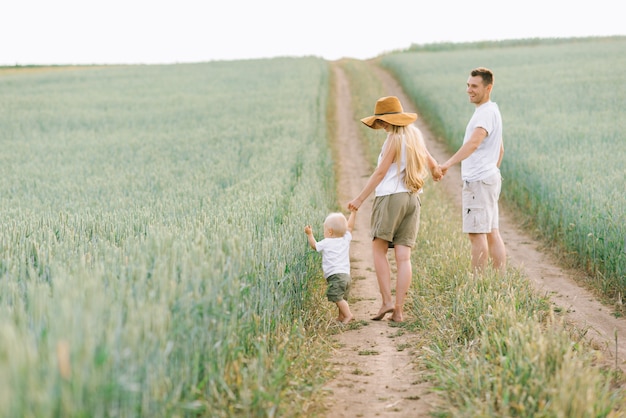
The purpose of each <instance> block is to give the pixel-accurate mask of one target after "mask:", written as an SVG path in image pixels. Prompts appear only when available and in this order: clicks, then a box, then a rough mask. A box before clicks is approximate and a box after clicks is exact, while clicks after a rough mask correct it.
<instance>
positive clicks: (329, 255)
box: [315, 231, 352, 279]
mask: <svg viewBox="0 0 626 418" xmlns="http://www.w3.org/2000/svg"><path fill="white" fill-rule="evenodd" d="M350 241H352V234H351V233H350V231H346V233H345V234H344V236H343V237H339V238H324V239H323V240H321V241H319V242H318V243H317V244H316V245H315V248H316V249H317V252H318V253H321V254H322V270H323V271H324V278H325V279H326V278H328V276H331V275H333V274H338V273H346V274H350Z"/></svg>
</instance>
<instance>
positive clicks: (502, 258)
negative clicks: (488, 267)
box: [487, 228, 506, 273]
mask: <svg viewBox="0 0 626 418" xmlns="http://www.w3.org/2000/svg"><path fill="white" fill-rule="evenodd" d="M487 244H488V245H489V255H490V257H491V263H492V264H493V268H494V269H496V270H498V272H500V273H504V271H505V270H506V248H505V247H504V241H502V237H501V236H500V230H499V229H497V228H494V229H492V230H491V232H490V233H489V234H487Z"/></svg>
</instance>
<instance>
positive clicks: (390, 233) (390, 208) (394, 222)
mask: <svg viewBox="0 0 626 418" xmlns="http://www.w3.org/2000/svg"><path fill="white" fill-rule="evenodd" d="M420 206H421V204H420V200H419V198H418V197H417V193H394V194H390V195H387V196H376V198H375V199H374V204H373V206H372V218H371V222H370V226H371V236H372V239H374V238H380V239H384V240H385V241H387V242H389V244H390V246H393V245H404V246H407V247H410V248H413V246H414V245H415V240H416V239H417V232H418V231H419V224H420Z"/></svg>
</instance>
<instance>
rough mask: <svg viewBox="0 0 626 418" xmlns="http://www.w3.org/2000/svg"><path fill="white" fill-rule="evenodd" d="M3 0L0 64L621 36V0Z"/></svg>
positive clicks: (149, 60) (370, 50) (327, 52)
mask: <svg viewBox="0 0 626 418" xmlns="http://www.w3.org/2000/svg"><path fill="white" fill-rule="evenodd" d="M3 3H4V4H3V5H2V6H1V7H0V65H42V64H119V63H128V64H137V63H145V64H156V63H177V62H180V63H182V62H204V61H212V60H232V59H237V60H238V59H248V58H271V57H276V56H297V57H299V56H307V55H314V56H319V57H322V58H325V59H328V60H336V59H339V58H344V57H349V58H358V59H367V58H373V57H375V56H377V55H379V54H382V53H385V52H389V51H392V50H396V49H404V48H408V47H409V46H411V44H428V43H436V42H467V41H484V40H502V39H519V38H551V37H558V38H561V37H582V36H611V35H626V23H625V21H624V14H623V11H622V8H623V4H622V2H620V1H618V0H584V1H583V0H526V1H514V2H513V1H506V0H481V1H468V0H430V1H423V0H396V1H394V0H376V1H373V0H343V1H342V0H315V1H306V2H305V1H297V0H291V1H288V0H222V1H214V0H204V1H201V0H172V1H164V0H106V1H105V0H100V1H92V0H4V1H3ZM625 53H626V51H625Z"/></svg>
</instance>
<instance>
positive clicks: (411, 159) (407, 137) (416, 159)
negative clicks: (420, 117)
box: [389, 124, 428, 193]
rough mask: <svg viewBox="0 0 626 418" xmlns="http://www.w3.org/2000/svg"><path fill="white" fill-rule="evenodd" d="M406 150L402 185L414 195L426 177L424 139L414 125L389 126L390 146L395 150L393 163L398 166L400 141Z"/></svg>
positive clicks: (400, 149) (400, 156)
mask: <svg viewBox="0 0 626 418" xmlns="http://www.w3.org/2000/svg"><path fill="white" fill-rule="evenodd" d="M403 138H404V144H405V149H406V173H405V176H404V183H405V185H406V187H407V189H409V190H410V191H411V192H413V193H415V192H417V191H418V190H420V189H421V188H422V187H423V186H424V179H425V178H426V176H427V175H428V168H427V163H426V146H425V145H424V137H423V136H422V131H420V130H419V129H418V128H417V127H416V126H415V125H412V124H410V125H407V126H396V125H391V132H390V133H389V139H390V141H391V144H390V146H391V147H393V148H392V149H395V154H396V155H395V157H394V161H395V162H396V164H398V171H400V164H401V159H402V141H403Z"/></svg>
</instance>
